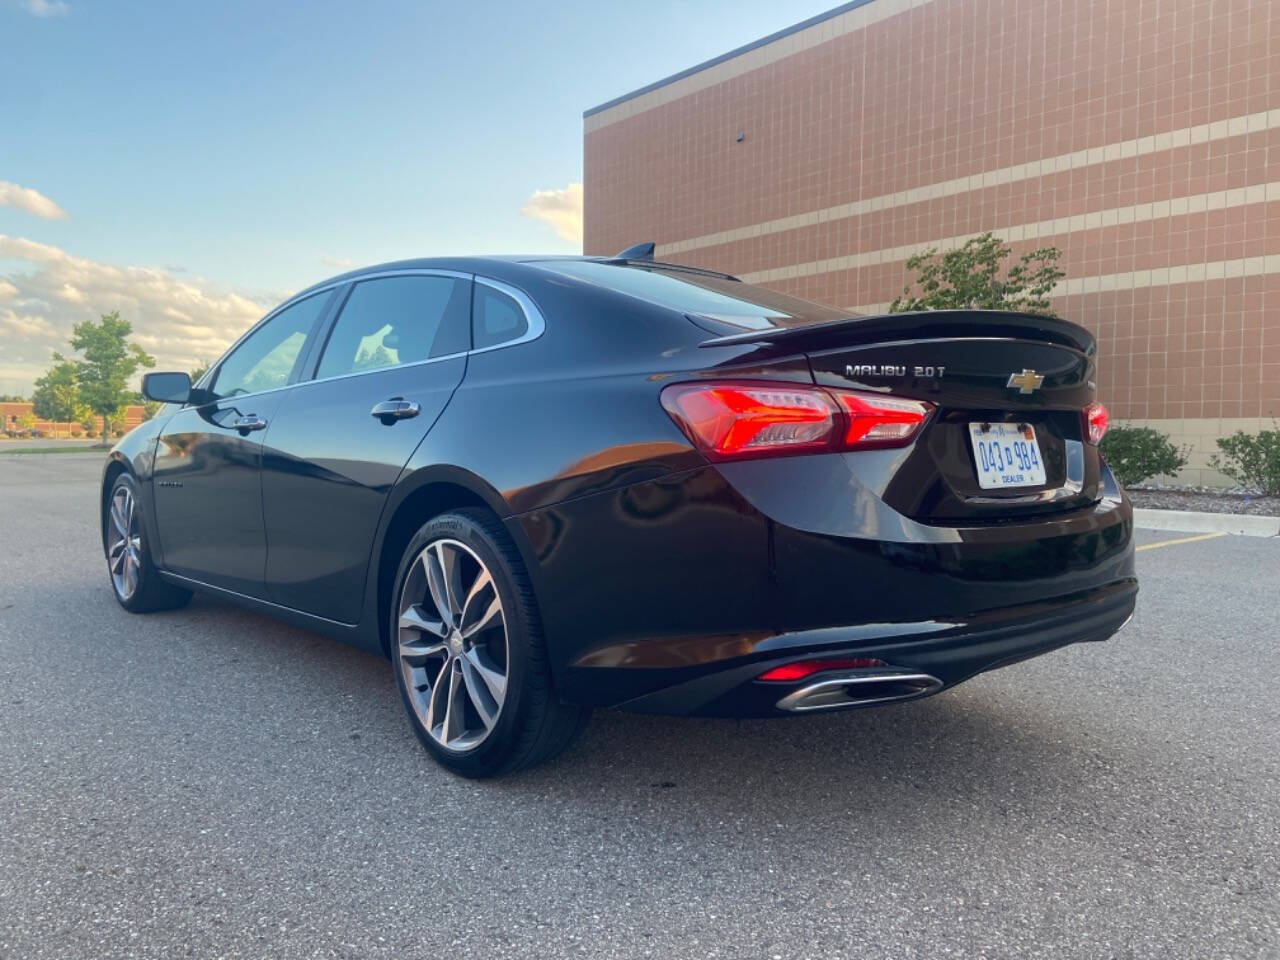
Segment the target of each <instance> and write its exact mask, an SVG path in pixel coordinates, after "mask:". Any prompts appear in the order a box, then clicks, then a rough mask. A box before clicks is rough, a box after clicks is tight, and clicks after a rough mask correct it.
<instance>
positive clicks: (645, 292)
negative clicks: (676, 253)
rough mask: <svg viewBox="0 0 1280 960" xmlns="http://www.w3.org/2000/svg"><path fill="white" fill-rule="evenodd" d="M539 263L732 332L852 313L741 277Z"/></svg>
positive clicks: (591, 263) (622, 266) (582, 262)
mask: <svg viewBox="0 0 1280 960" xmlns="http://www.w3.org/2000/svg"><path fill="white" fill-rule="evenodd" d="M538 266H540V267H542V268H544V269H546V270H554V271H555V272H557V273H562V274H565V275H566V276H570V277H576V278H577V279H579V280H585V281H587V282H588V283H595V284H599V285H600V286H602V287H608V288H609V289H610V290H616V291H618V292H619V293H625V294H628V295H630V296H633V297H638V298H640V299H641V300H647V301H649V302H650V303H656V304H658V305H659V306H663V307H670V308H671V309H673V310H679V311H681V312H683V313H687V314H690V315H691V319H705V320H712V321H716V322H717V325H723V326H725V327H727V328H730V330H731V331H744V330H768V329H769V328H770V327H792V326H800V325H803V324H808V323H821V322H825V321H830V320H841V319H844V318H845V317H848V316H849V314H848V313H847V312H841V311H839V310H835V309H832V308H831V307H824V306H823V305H822V304H819V303H813V302H812V301H809V300H799V299H797V298H795V297H788V296H785V295H784V294H781V293H775V292H773V291H772V290H766V289H764V288H763V287H753V286H751V285H750V284H747V283H741V282H739V281H737V280H729V279H726V278H723V277H716V276H708V275H706V274H700V273H687V272H684V271H681V270H673V269H670V268H667V269H664V268H662V267H659V266H654V267H648V266H638V265H636V264H634V263H628V264H621V263H604V262H601V261H597V260H544V261H542V262H540V263H539V264H538ZM709 329H713V332H717V333H719V332H722V331H721V330H719V329H714V328H709ZM723 332H730V331H723Z"/></svg>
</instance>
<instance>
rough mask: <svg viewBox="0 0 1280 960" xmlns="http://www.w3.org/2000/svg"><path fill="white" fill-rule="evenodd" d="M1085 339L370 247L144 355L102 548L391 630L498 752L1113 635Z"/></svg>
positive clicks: (135, 595)
mask: <svg viewBox="0 0 1280 960" xmlns="http://www.w3.org/2000/svg"><path fill="white" fill-rule="evenodd" d="M1094 369H1095V344H1094V340H1093V338H1092V337H1091V336H1090V334H1089V333H1088V332H1087V331H1086V330H1084V329H1083V328H1081V327H1079V326H1076V325H1074V324H1072V323H1068V322H1066V321H1064V320H1060V319H1054V318H1047V317H1041V316H1029V315H1023V314H1016V313H996V312H983V311H957V312H933V313H915V314H896V315H890V316H871V317H850V316H849V315H848V314H847V313H843V312H841V311H838V310H833V309H830V308H828V307H823V306H819V305H817V304H813V303H809V302H807V301H802V300H796V299H793V298H790V297H786V296H782V295H779V294H777V293H774V292H772V291H769V290H765V289H761V288H757V287H752V286H749V285H747V284H745V283H741V282H739V281H737V280H736V279H734V278H733V277H730V276H726V275H723V274H718V273H711V272H708V271H705V270H699V269H694V268H690V267H682V266H676V265H672V264H663V263H658V262H654V261H653V260H652V259H651V257H650V256H648V255H647V252H646V251H636V250H632V251H628V252H627V253H626V254H623V255H620V256H619V257H616V258H590V257H587V258H581V257H578V258H549V257H541V258H539V257H520V258H458V259H436V260H411V261H405V262H401V263H391V264H385V265H382V266H378V267H371V268H369V269H365V270H359V271H356V272H353V273H348V274H345V275H343V276H340V277H336V278H334V279H332V280H327V281H325V282H324V283H320V284H317V285H316V286H314V287H311V288H310V289H308V290H305V291H303V292H302V293H300V294H298V295H297V296H295V297H293V298H292V299H290V300H289V301H287V302H286V303H284V304H282V305H281V306H280V307H278V308H277V309H276V310H273V311H272V312H271V313H269V314H268V315H267V316H266V317H265V318H264V319H263V320H262V321H261V322H260V323H258V324H257V325H256V326H254V327H253V328H252V329H251V330H250V331H249V332H248V333H246V334H245V335H244V336H243V337H241V338H240V340H239V341H238V342H237V343H236V344H234V345H233V346H232V347H231V349H230V350H228V351H227V353H226V354H225V355H224V356H223V357H222V359H221V360H219V361H218V363H217V364H215V365H214V366H213V367H212V368H211V369H210V370H209V371H208V372H207V373H206V374H205V375H204V376H202V377H201V378H200V380H199V382H198V383H196V384H194V385H193V384H192V383H191V382H190V380H189V379H188V377H187V376H186V375H185V374H181V373H153V374H149V375H148V376H147V377H146V378H145V380H144V384H143V392H144V393H145V394H146V395H147V396H148V397H150V398H151V399H153V400H159V401H163V402H165V403H166V404H167V405H166V406H165V407H164V408H163V410H162V412H161V413H160V414H159V415H158V416H156V417H154V418H153V419H151V420H150V421H148V422H146V423H144V424H143V425H142V426H140V427H138V428H137V429H136V430H134V431H133V432H132V433H130V434H129V435H128V436H127V437H125V438H124V439H123V440H121V441H120V443H119V444H117V446H116V447H115V449H114V450H113V451H112V453H111V456H110V459H109V461H108V464H107V467H106V472H105V474H104V477H103V483H102V536H103V545H104V548H105V551H106V555H107V562H108V567H109V571H110V575H111V582H112V586H113V589H114V591H115V595H116V598H117V599H118V600H119V602H120V603H121V605H122V606H124V607H125V609H127V610H130V611H133V612H143V611H148V610H159V609H164V608H169V607H174V606H177V605H180V604H182V603H185V602H186V601H187V600H188V599H189V598H190V596H191V592H192V591H193V590H202V591H208V592H211V593H214V594H217V595H219V596H223V597H227V598H230V599H233V600H235V601H237V602H240V603H243V604H245V605H247V606H249V607H251V608H253V609H256V610H259V611H261V612H263V613H266V614H269V615H272V616H278V617H281V618H284V619H286V620H289V621H292V622H293V623H296V624H300V625H302V626H305V627H308V628H311V629H315V630H319V631H324V632H326V633H329V634H332V635H334V636H336V637H339V638H342V639H344V640H348V641H350V642H352V643H354V644H357V645H359V646H362V647H365V648H368V649H370V650H375V651H379V652H381V653H383V654H385V655H386V656H388V657H389V658H390V660H391V662H392V665H393V667H394V673H395V678H396V683H397V684H398V686H399V690H400V694H401V697H402V698H403V700H404V705H405V708H406V710H407V712H408V715H409V718H410V720H411V722H412V725H413V728H414V730H415V731H416V733H417V734H418V736H419V738H420V739H421V740H422V742H423V743H424V744H425V745H426V747H427V749H428V750H429V751H430V752H431V753H432V755H433V756H434V757H435V758H436V759H437V760H438V761H439V762H441V763H442V764H444V765H445V766H446V767H448V768H449V769H451V770H454V771H456V772H458V773H462V774H465V775H468V776H491V775H495V774H499V773H503V772H507V771H511V770H515V769H518V768H520V767H524V766H527V765H530V764H533V763H537V762H539V761H542V760H545V759H547V758H549V757H551V756H553V755H555V754H556V753H558V752H559V751H561V750H563V749H564V748H565V747H566V746H567V745H568V744H569V743H571V742H572V741H573V739H574V738H575V737H576V736H577V735H578V734H579V732H580V731H581V730H582V728H583V726H584V724H585V722H586V720H587V717H588V714H589V712H590V709H591V708H592V707H595V706H616V707H623V708H626V709H631V710H639V711H653V712H663V713H696V714H714V715H733V716H782V715H788V714H792V715H794V714H802V713H812V712H817V711H828V710H837V709H842V708H851V707H860V706H865V705H868V704H879V703H888V702H892V701H901V700H909V699H914V698H918V697H922V696H926V695H928V694H932V693H936V692H938V691H940V690H942V689H945V688H946V687H949V686H953V685H955V684H957V683H960V682H961V681H963V680H965V679H966V678H968V677H971V676H973V675H975V674H977V673H979V672H981V671H984V670H990V669H992V668H994V667H998V666H1003V665H1005V664H1009V663H1013V662H1015V661H1018V660H1022V659H1025V658H1027V657H1032V656H1036V655H1037V654H1041V653H1045V652H1047V651H1050V650H1053V649H1055V648H1058V647H1061V646H1064V645H1065V644H1070V643H1075V642H1078V641H1086V640H1105V639H1106V638H1108V637H1109V636H1111V635H1112V634H1113V633H1114V632H1115V631H1116V630H1118V629H1119V628H1120V627H1121V626H1122V625H1123V624H1124V622H1125V621H1126V620H1127V619H1128V617H1129V616H1130V614H1131V612H1132V610H1133V607H1134V600H1135V596H1136V593H1137V582H1136V580H1135V578H1134V562H1133V543H1132V534H1133V516H1132V510H1131V508H1130V505H1129V503H1128V500H1127V499H1126V497H1125V495H1124V494H1123V492H1122V491H1121V490H1120V488H1119V487H1118V485H1117V484H1116V481H1115V478H1114V477H1113V476H1112V474H1111V472H1110V471H1109V470H1108V469H1107V466H1106V464H1105V462H1104V461H1103V459H1102V457H1100V456H1099V454H1098V446H1097V445H1098V441H1099V439H1100V438H1101V436H1102V434H1103V432H1104V431H1105V430H1106V425H1107V415H1106V411H1105V409H1104V408H1103V407H1102V406H1101V405H1100V404H1099V403H1098V402H1097V399H1096V396H1095V392H1096V391H1095V386H1094V382H1093V377H1094Z"/></svg>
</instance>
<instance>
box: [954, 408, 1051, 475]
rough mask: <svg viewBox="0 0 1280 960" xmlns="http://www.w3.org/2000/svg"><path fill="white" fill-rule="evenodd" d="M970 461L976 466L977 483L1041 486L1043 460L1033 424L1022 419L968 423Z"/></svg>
mask: <svg viewBox="0 0 1280 960" xmlns="http://www.w3.org/2000/svg"><path fill="white" fill-rule="evenodd" d="M969 437H970V438H971V439H972V440H973V463H974V466H976V467H977V468H978V486H980V487H981V488H982V489H983V490H992V489H995V488H998V487H1040V486H1044V483H1045V478H1044V462H1043V461H1042V460H1041V459H1040V444H1039V443H1037V442H1036V431H1035V428H1034V427H1032V426H1031V425H1030V424H1025V423H971V424H969Z"/></svg>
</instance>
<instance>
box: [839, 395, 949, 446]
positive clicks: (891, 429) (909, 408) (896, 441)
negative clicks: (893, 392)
mask: <svg viewBox="0 0 1280 960" xmlns="http://www.w3.org/2000/svg"><path fill="white" fill-rule="evenodd" d="M831 395H832V396H833V397H835V398H836V400H837V402H838V403H839V404H840V406H841V407H842V408H843V409H844V415H845V432H844V446H845V448H846V449H848V450H852V449H854V448H857V447H861V448H863V449H865V448H868V447H901V446H903V445H904V444H906V443H909V442H910V440H911V438H912V437H914V436H915V435H916V431H917V430H919V429H920V425H921V424H922V423H924V421H925V418H926V417H928V416H929V411H930V410H932V409H933V405H932V404H929V403H924V402H923V401H921V400H905V399H902V398H900V397H882V396H880V395H879V394H868V393H854V392H853V391H851V390H833V391H831Z"/></svg>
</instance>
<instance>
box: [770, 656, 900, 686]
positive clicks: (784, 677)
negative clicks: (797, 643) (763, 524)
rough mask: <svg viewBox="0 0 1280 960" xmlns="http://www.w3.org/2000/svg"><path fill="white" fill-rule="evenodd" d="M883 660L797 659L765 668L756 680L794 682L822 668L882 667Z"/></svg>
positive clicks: (864, 658)
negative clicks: (793, 661)
mask: <svg viewBox="0 0 1280 960" xmlns="http://www.w3.org/2000/svg"><path fill="white" fill-rule="evenodd" d="M884 665H885V662H884V661H883V660H876V659H875V658H873V657H842V658H840V659H838V660H799V661H797V662H796V663H784V664H783V665H782V666H780V667H774V668H773V669H772V670H766V671H765V672H764V673H762V674H760V676H758V677H757V678H756V679H757V680H768V681H769V682H771V683H794V682H795V681H797V680H803V679H804V678H805V677H811V676H813V675H814V674H815V673H821V672H822V671H824V670H870V669H871V668H873V667H883V666H884Z"/></svg>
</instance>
